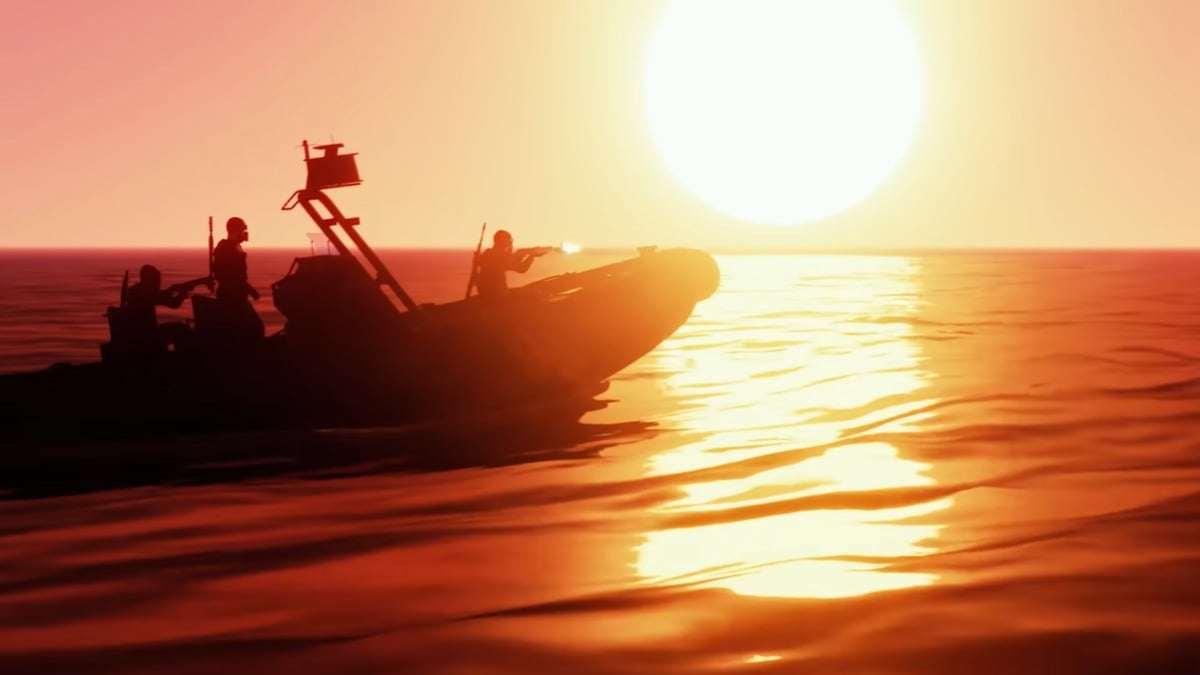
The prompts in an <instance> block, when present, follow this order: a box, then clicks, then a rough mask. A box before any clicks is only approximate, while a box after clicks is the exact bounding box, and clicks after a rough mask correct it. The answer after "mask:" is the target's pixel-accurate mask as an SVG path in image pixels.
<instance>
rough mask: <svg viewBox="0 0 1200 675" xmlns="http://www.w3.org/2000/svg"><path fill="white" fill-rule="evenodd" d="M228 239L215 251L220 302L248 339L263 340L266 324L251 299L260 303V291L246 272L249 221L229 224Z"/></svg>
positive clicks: (214, 269) (230, 319)
mask: <svg viewBox="0 0 1200 675" xmlns="http://www.w3.org/2000/svg"><path fill="white" fill-rule="evenodd" d="M225 231H226V233H227V236H226V238H225V239H222V240H221V243H219V244H217V247H216V249H214V250H213V277H214V278H215V280H216V282H217V302H218V303H219V304H220V305H221V307H222V309H221V312H222V314H224V315H225V316H226V318H227V319H228V320H229V321H230V323H231V324H233V325H235V326H237V329H238V332H239V333H240V332H242V331H243V330H244V331H245V332H246V334H247V335H251V334H252V335H253V336H256V337H262V335H263V323H262V319H260V318H259V317H258V312H255V311H254V307H253V306H251V305H250V300H249V298H254V299H255V300H258V298H259V295H258V291H256V290H254V287H253V286H251V285H250V281H249V276H248V274H247V271H246V252H245V251H243V250H242V243H243V242H246V241H250V231H249V229H248V228H247V227H246V221H244V220H242V219H241V218H238V217H237V216H234V217H233V218H230V219H229V221H228V222H226V223H225Z"/></svg>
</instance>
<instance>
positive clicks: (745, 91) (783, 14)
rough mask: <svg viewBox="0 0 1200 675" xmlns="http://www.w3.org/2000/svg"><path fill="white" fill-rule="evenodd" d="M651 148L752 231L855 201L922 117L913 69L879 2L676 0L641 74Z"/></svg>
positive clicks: (883, 0)
mask: <svg viewBox="0 0 1200 675" xmlns="http://www.w3.org/2000/svg"><path fill="white" fill-rule="evenodd" d="M646 97H647V111H648V114H649V118H650V125H651V129H652V132H653V135H654V138H655V140H656V141H657V143H658V146H659V149H660V151H661V152H662V155H663V157H664V158H665V160H666V162H667V164H668V165H669V166H670V167H671V169H672V170H673V172H674V173H675V175H676V176H677V177H678V179H679V180H680V182H682V183H683V184H684V185H685V186H686V187H687V188H688V189H690V190H691V191H692V192H694V193H696V194H697V195H698V196H699V197H700V198H701V199H703V200H704V201H705V202H707V203H708V204H709V205H710V206H712V207H714V208H716V209H717V210H719V211H721V212H723V213H725V214H727V215H730V216H733V217H735V218H739V219H742V220H747V221H750V222H756V223H761V224H769V225H794V224H799V223H804V222H809V221H813V220H818V219H821V218H825V217H828V216H831V215H834V214H836V213H838V212H841V211H843V210H845V209H847V208H849V207H851V206H853V205H854V204H856V203H858V202H860V201H862V200H863V199H864V198H866V197H867V196H868V195H870V194H871V193H872V192H874V191H875V189H876V188H878V187H879V185H880V184H881V183H882V182H883V181H884V180H885V179H886V178H887V176H888V175H889V174H891V173H892V171H893V170H895V168H896V167H897V165H898V164H899V162H900V160H901V158H902V157H903V155H904V153H905V152H906V151H907V149H908V146H909V145H910V143H911V140H912V136H913V133H914V131H915V130H916V126H917V121H918V118H919V115H920V98H921V82H920V63H919V60H918V57H917V50H916V45H915V42H914V40H913V37H912V33H911V32H910V30H909V28H908V26H907V25H906V23H905V21H904V18H903V17H902V16H901V14H900V12H899V11H898V10H897V9H896V8H895V7H894V6H893V5H892V4H891V3H890V2H888V1H887V0H739V1H738V2H727V1H725V0H676V2H675V3H674V4H673V5H671V6H670V8H669V9H668V10H667V12H666V14H665V15H664V16H663V18H662V21H661V23H660V24H659V27H658V30H657V33H656V35H655V37H654V41H653V43H652V45H651V48H650V57H649V63H648V65H647V72H646Z"/></svg>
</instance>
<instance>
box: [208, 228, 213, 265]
mask: <svg viewBox="0 0 1200 675" xmlns="http://www.w3.org/2000/svg"><path fill="white" fill-rule="evenodd" d="M212 275H213V236H212V216H209V217H208V278H210V279H211V278H212Z"/></svg>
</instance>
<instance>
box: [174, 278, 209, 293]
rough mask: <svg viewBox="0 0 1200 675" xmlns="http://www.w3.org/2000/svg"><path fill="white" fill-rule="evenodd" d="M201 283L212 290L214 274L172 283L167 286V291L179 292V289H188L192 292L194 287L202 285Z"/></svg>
mask: <svg viewBox="0 0 1200 675" xmlns="http://www.w3.org/2000/svg"><path fill="white" fill-rule="evenodd" d="M201 284H203V285H205V286H208V290H210V291H211V290H212V284H213V281H212V276H211V275H210V276H207V277H200V278H198V279H191V280H189V281H183V282H180V283H178V284H171V285H170V286H168V287H167V292H168V293H178V292H179V291H186V292H188V293H191V292H192V289H194V288H195V287H197V286H200V285H201Z"/></svg>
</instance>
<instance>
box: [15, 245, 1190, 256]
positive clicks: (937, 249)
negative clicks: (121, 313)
mask: <svg viewBox="0 0 1200 675" xmlns="http://www.w3.org/2000/svg"><path fill="white" fill-rule="evenodd" d="M645 247H654V248H658V249H662V250H667V249H672V248H695V249H700V250H704V251H708V252H710V253H715V254H734V255H736V254H755V255H763V254H773V253H822V254H848V255H853V254H860V253H882V254H902V253H1006V252H1007V253H1037V252H1046V253H1087V252H1131V253H1132V252H1142V253H1168V252H1200V244H1196V245H1186V246H1011V245H1010V246H925V247H920V246H862V247H852V246H825V247H822V246H795V247H779V248H770V247H765V246H713V247H700V246H662V245H654V244H647V245H645ZM373 248H374V249H375V250H379V251H430V252H432V251H442V252H451V251H453V252H460V251H467V252H474V250H475V248H474V247H462V246H375V247H373ZM639 248H643V247H642V246H635V245H624V246H620V245H607V246H594V247H585V248H583V249H581V251H580V252H582V253H587V252H602V253H612V252H620V251H637V249H639ZM206 250H207V249H206V247H202V246H171V245H166V246H106V245H100V246H0V252H11V253H27V252H56V251H61V252H93V251H94V252H115V251H206ZM250 250H251V251H305V250H309V249H307V248H306V247H304V246H254V247H252V248H251V249H250Z"/></svg>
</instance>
